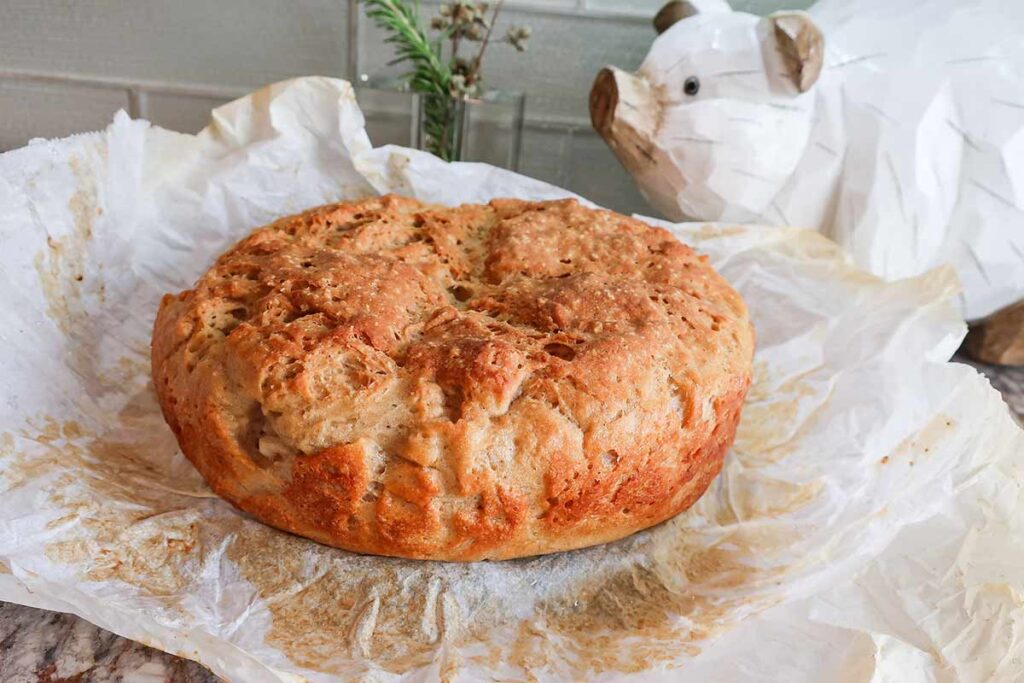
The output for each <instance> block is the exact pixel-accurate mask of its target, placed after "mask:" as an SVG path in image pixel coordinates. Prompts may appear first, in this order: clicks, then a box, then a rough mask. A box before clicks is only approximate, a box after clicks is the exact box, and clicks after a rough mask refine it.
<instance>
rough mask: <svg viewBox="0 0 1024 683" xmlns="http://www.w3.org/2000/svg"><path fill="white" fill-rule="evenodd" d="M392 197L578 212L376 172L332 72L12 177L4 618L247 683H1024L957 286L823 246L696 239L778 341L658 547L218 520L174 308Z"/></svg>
mask: <svg viewBox="0 0 1024 683" xmlns="http://www.w3.org/2000/svg"><path fill="white" fill-rule="evenodd" d="M386 191H391V192H398V193H403V194H409V195H413V196H416V197H419V198H421V199H426V200H430V201H435V202H440V203H447V204H457V203H461V202H467V201H486V200H487V199H489V198H491V197H496V196H510V195H514V196H519V197H525V198H535V199H540V198H551V197H561V196H567V195H568V193H566V192H564V191H563V190H560V189H558V188H555V187H552V186H550V185H546V184H544V183H541V182H538V181H535V180H530V179H527V178H524V177H522V176H518V175H515V174H512V173H509V172H506V171H502V170H499V169H495V168H491V167H488V166H482V165H476V164H455V165H445V164H443V163H441V162H439V161H437V160H436V159H434V158H433V157H430V156H429V155H426V154H423V153H420V152H415V151H413V150H407V149H402V148H395V147H384V148H379V149H374V148H372V146H371V144H370V141H369V139H368V138H367V136H366V133H365V132H364V130H363V118H362V114H361V113H360V111H359V109H358V107H357V105H356V102H355V99H354V97H353V94H352V90H351V88H350V87H349V85H348V84H347V83H345V82H342V81H336V80H330V79H323V78H308V79H299V80H295V81H289V82H285V83H280V84H277V85H274V86H271V87H268V88H265V89H263V90H260V91H258V92H256V93H254V94H252V95H251V96H249V97H246V98H244V99H242V100H239V101H237V102H234V103H231V104H229V105H226V106H224V107H222V108H220V109H218V110H216V111H215V112H214V115H213V120H212V123H211V125H210V126H209V127H208V128H207V129H206V130H205V131H203V132H202V133H200V134H199V135H197V136H188V135H180V134H176V133H172V132H169V131H165V130H161V129H159V128H155V127H151V126H150V125H149V124H148V123H147V122H145V121H132V120H130V119H129V118H128V117H127V116H125V115H123V114H121V115H118V117H117V118H116V119H115V120H114V122H113V124H112V125H111V126H110V127H109V128H108V129H107V130H106V131H105V132H103V133H95V134H87V135H80V136H75V137H72V138H67V139H64V140H58V141H52V142H44V141H39V142H36V143H35V144H32V145H30V146H28V147H27V148H24V149H21V150H17V151H14V152H10V153H7V154H4V155H2V156H0V287H2V291H3V299H2V303H0V344H2V349H3V350H2V353H0V491H2V495H0V599H5V600H13V601H17V602H24V603H26V604H32V605H36V606H41V607H47V608H50V609H57V610H63V611H69V612H74V613H76V614H79V615H81V616H83V617H84V618H86V619H88V620H90V621H92V622H94V623H96V624H99V625H100V626H102V627H104V628H107V629H110V630H112V631H115V632H117V633H120V634H122V635H124V636H127V637H129V638H134V639H136V640H140V641H142V642H145V643H148V644H152V645H154V646H156V647H159V648H162V649H164V650H168V651H170V652H174V653H177V654H180V655H183V656H185V657H190V658H193V659H196V660H198V661H200V662H202V663H204V664H205V665H207V666H208V667H210V668H211V669H212V670H213V671H214V672H216V673H218V674H220V675H223V676H225V677H227V678H228V679H230V680H234V681H254V682H258V681H281V680H285V681H291V680H301V679H308V680H311V681H332V680H359V679H362V680H374V681H376V680H382V681H383V680H399V679H401V680H417V681H418V680H424V681H425V680H436V679H438V678H441V679H444V680H458V681H463V680H480V679H486V680H521V679H530V678H535V679H539V680H582V679H586V680H595V681H621V680H627V679H630V678H635V679H637V680H652V681H653V680H666V681H668V680H671V681H680V680H695V681H696V680H712V679H713V680H716V681H730V680H735V681H740V680H744V681H749V680H775V681H777V680H786V681H798V680H804V681H820V680H844V681H884V680H900V681H912V680H922V681H923V680H928V681H935V680H962V681H971V680H1007V681H1010V680H1019V678H1020V677H1021V674H1022V672H1024V663H1022V656H1024V645H1022V638H1024V609H1022V606H1021V603H1022V600H1024V597H1022V596H1024V528H1022V527H1024V500H1022V495H1024V494H1022V492H1021V482H1024V438H1022V433H1021V430H1020V429H1019V428H1018V427H1017V426H1016V424H1015V423H1014V422H1013V420H1012V418H1011V417H1010V416H1009V414H1008V411H1007V410H1006V407H1005V405H1003V404H1002V402H1001V400H1000V398H999V396H998V394H997V393H996V392H995V391H994V390H992V389H991V387H989V386H988V384H987V382H986V381H985V380H984V379H983V378H981V376H979V375H978V374H977V373H976V372H975V371H974V370H973V369H970V368H968V367H966V366H963V365H957V364H952V363H948V362H946V361H947V359H948V358H949V357H950V355H951V354H952V352H953V351H954V350H955V349H956V347H957V345H958V343H959V341H960V339H961V337H962V335H963V333H964V326H963V324H962V322H961V321H960V320H959V319H958V317H957V314H956V312H955V311H956V309H955V305H954V297H955V295H956V292H957V284H956V279H955V277H954V276H953V274H952V272H951V271H950V270H948V269H940V270H936V271H933V272H930V273H928V274H926V275H924V276H922V277H919V278H915V279H911V280H904V281H899V282H894V283H889V284H886V283H883V282H881V281H879V280H877V279H875V278H873V277H871V276H868V275H866V274H864V273H862V272H860V271H858V270H856V269H855V268H853V267H852V266H851V265H849V263H848V261H847V260H846V259H845V258H844V256H843V255H842V254H841V253H840V252H839V251H838V250H837V248H836V247H835V246H833V245H832V244H831V243H830V242H828V241H827V240H825V239H824V238H822V237H820V236H818V235H816V234H813V233H810V232H802V231H796V230H790V229H778V228H771V229H762V228H758V227H749V226H745V227H731V226H715V225H676V226H671V227H672V229H673V230H674V231H675V233H676V234H677V235H678V236H679V238H680V239H682V240H684V241H685V242H688V243H690V244H692V245H694V246H695V247H696V248H698V249H700V250H702V251H703V252H705V253H707V254H709V255H710V257H711V259H712V262H713V263H714V265H715V266H716V267H717V268H718V269H719V270H720V271H721V272H722V273H723V274H724V275H725V276H726V277H727V278H728V279H729V280H730V281H731V282H732V283H733V284H734V285H735V286H736V287H737V288H738V289H739V290H740V292H741V293H742V294H743V296H744V297H745V299H746V301H747V303H748V305H749V307H750V310H751V312H752V315H753V319H754V323H755V325H756V328H757V334H758V352H757V357H756V362H755V377H754V384H753V387H752V389H751V392H750V396H749V399H748V402H747V405H746V407H745V409H744V413H743V418H742V422H741V425H740V429H739V434H738V436H737V440H736V444H735V447H734V448H733V450H732V452H731V454H730V456H729V458H728V459H727V462H726V466H725V469H724V471H723V473H722V476H721V477H720V478H719V479H718V480H717V482H716V483H715V485H714V486H713V487H712V489H711V490H710V491H709V492H708V494H707V495H706V496H705V497H704V498H702V499H701V500H700V502H699V503H698V504H697V505H696V506H695V507H694V508H693V509H692V510H690V511H688V512H686V513H684V514H682V515H680V516H679V517H677V518H675V519H673V520H671V521H669V522H667V523H665V524H662V525H660V526H658V527H656V528H654V529H651V530H649V531H646V532H643V533H640V534H637V535H635V536H633V537H631V538H628V539H625V540H623V541H620V542H617V543H613V544H609V545H605V546H600V547H596V548H591V549H586V550H581V551H576V552H571V553H563V554H557V555H552V556H546V557H540V558H534V559H527V560H519V561H510V562H501V563H488V562H484V563H477V564H443V563H430V562H412V561H403V560H396V559H388V558H378V557H365V556H358V555H353V554H350V553H346V552H343V551H340V550H336V549H332V548H327V547H324V546H320V545H317V544H315V543H313V542H311V541H307V540H304V539H301V538H297V537H294V536H290V535H288V534H285V533H281V532H278V531H276V530H273V529H270V528H268V527H265V526H263V525H261V524H259V523H257V522H255V521H253V520H251V519H249V518H247V517H246V516H245V515H242V514H240V513H238V512H236V511H235V510H234V509H233V508H231V507H230V506H229V505H228V504H227V503H224V502H222V501H221V500H219V499H218V498H217V497H216V496H214V495H213V494H212V493H211V492H210V491H209V489H208V488H207V487H206V485H205V484H204V482H203V481H202V479H201V478H200V477H199V476H198V474H196V472H195V471H194V470H193V469H192V468H191V466H190V465H189V464H188V462H187V461H186V460H185V459H184V458H183V457H182V456H181V454H180V453H179V451H178V449H177V446H176V443H175V441H174V438H173V436H172V435H171V432H170V430H169V429H167V428H166V426H165V425H164V423H163V420H162V418H161V416H160V413H159V409H158V408H157V405H156V402H155V399H154V397H153V393H152V388H151V386H150V381H149V366H148V363H149V361H148V358H149V336H150V326H151V324H152V320H153V316H154V314H155V311H156V305H157V302H158V300H159V297H160V296H161V295H162V294H163V293H164V292H168V291H174V292H176V291H179V290H181V289H184V288H187V287H189V286H190V285H191V283H192V282H193V281H194V280H195V279H196V278H197V277H198V276H199V275H200V274H201V273H202V272H203V271H204V270H205V269H206V268H207V267H208V265H209V264H210V263H211V262H212V260H213V258H214V257H215V255H217V254H218V253H219V252H220V251H221V250H223V249H224V248H226V247H227V246H228V245H230V244H231V243H232V242H234V241H235V240H237V239H238V238H240V237H242V236H243V235H245V234H247V233H248V232H249V230H251V229H252V228H253V227H255V226H258V225H261V224H264V223H266V222H268V221H270V220H272V219H274V218H277V217H279V216H281V215H284V214H288V213H292V212H296V211H299V210H301V209H304V208H307V207H310V206H314V205H317V204H322V203H325V202H330V201H335V200H339V199H344V198H354V197H359V196H364V195H368V194H371V193H376V192H386ZM57 673H58V674H59V673H60V672H57Z"/></svg>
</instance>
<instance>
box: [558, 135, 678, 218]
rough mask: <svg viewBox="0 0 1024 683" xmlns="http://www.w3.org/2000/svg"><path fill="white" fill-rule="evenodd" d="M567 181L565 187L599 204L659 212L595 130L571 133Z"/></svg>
mask: <svg viewBox="0 0 1024 683" xmlns="http://www.w3.org/2000/svg"><path fill="white" fill-rule="evenodd" d="M567 180H568V182H567V183H566V187H567V189H569V190H572V191H573V192H575V193H576V194H579V195H582V196H584V197H586V198H587V199H589V200H591V201H593V202H596V203H597V204H600V205H601V206H604V207H607V208H609V209H614V210H615V211H618V212H620V213H625V214H630V213H642V214H646V215H648V216H658V215H659V214H658V213H657V212H656V211H655V210H654V209H653V208H652V207H651V206H650V205H649V204H648V203H647V201H646V200H645V199H644V198H643V197H642V196H641V195H640V191H639V190H637V189H636V184H635V183H634V182H633V178H632V177H631V176H630V175H629V173H628V172H627V171H626V169H625V168H623V167H622V164H620V163H619V160H618V159H616V158H615V155H614V154H612V151H611V150H610V149H608V146H607V145H606V144H605V142H604V140H602V139H601V138H600V137H599V136H598V135H597V134H596V133H592V132H590V131H586V130H581V131H576V132H574V133H573V136H572V142H571V146H570V156H569V162H568V179H567Z"/></svg>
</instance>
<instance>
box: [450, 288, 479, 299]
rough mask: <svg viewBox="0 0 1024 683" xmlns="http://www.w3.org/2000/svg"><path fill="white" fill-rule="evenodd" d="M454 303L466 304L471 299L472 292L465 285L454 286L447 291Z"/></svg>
mask: <svg viewBox="0 0 1024 683" xmlns="http://www.w3.org/2000/svg"><path fill="white" fill-rule="evenodd" d="M448 291H449V292H451V294H452V296H453V297H455V300H456V301H459V302H466V301H469V300H470V299H471V298H473V290H472V289H470V288H469V287H466V286H465V285H455V286H454V287H450V288H449V289H448Z"/></svg>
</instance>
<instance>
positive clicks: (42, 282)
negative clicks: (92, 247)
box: [33, 157, 102, 334]
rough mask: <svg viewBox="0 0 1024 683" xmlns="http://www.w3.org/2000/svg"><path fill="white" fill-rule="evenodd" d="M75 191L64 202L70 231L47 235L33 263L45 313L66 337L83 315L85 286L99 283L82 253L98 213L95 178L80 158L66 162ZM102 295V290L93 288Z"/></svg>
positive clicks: (89, 239) (73, 158)
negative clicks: (68, 212) (68, 214)
mask: <svg viewBox="0 0 1024 683" xmlns="http://www.w3.org/2000/svg"><path fill="white" fill-rule="evenodd" d="M69 165H70V167H71V171H72V173H73V174H74V176H75V182H76V189H75V192H74V194H72V195H71V198H70V199H69V200H68V211H70V213H71V218H72V221H73V223H74V228H73V229H72V230H71V231H70V232H69V233H68V234H67V235H64V236H62V237H60V238H55V237H52V236H47V238H46V248H45V249H43V250H41V251H40V252H39V253H37V254H36V255H35V258H34V259H33V264H34V265H35V268H36V273H37V274H38V276H39V286H40V289H41V290H42V292H43V296H44V297H45V299H46V313H47V315H48V316H49V317H50V319H51V320H53V321H54V323H56V324H57V327H58V328H59V329H60V331H61V332H63V333H64V334H70V333H71V332H72V330H73V329H74V325H75V323H76V322H79V321H80V320H81V319H82V318H83V317H84V315H85V313H84V310H83V307H82V295H83V292H84V290H85V286H86V279H88V280H89V283H90V284H92V283H95V282H99V281H100V280H101V278H99V277H98V274H95V273H88V272H87V269H86V250H87V248H88V244H89V242H90V241H91V240H92V235H93V222H94V221H95V220H96V218H97V217H98V216H99V215H100V214H101V213H102V209H100V208H99V206H98V204H97V188H96V176H95V174H94V173H93V171H92V169H91V168H89V167H88V166H87V165H86V164H85V163H84V162H83V161H82V160H81V159H79V158H77V157H72V158H71V159H70V161H69ZM94 289H95V293H97V294H98V295H101V296H102V289H101V288H100V287H99V286H95V287H94Z"/></svg>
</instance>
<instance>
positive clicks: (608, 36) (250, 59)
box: [0, 0, 808, 213]
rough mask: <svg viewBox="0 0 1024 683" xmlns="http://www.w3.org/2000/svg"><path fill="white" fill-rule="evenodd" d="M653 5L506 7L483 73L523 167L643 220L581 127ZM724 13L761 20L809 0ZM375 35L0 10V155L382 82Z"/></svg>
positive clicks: (10, 1) (139, 4)
mask: <svg viewBox="0 0 1024 683" xmlns="http://www.w3.org/2000/svg"><path fill="white" fill-rule="evenodd" d="M663 1H664V0H506V2H505V5H504V9H503V10H502V17H501V21H500V23H501V25H503V26H504V25H506V23H518V24H526V25H529V26H530V27H531V28H532V29H533V37H532V38H531V40H530V47H529V51H528V52H527V53H526V54H523V55H520V54H516V53H514V51H512V50H501V49H494V50H491V51H490V52H489V55H488V59H487V62H486V73H487V78H488V82H489V84H491V85H493V86H495V87H505V88H515V89H521V90H525V91H526V92H527V96H528V100H527V113H526V116H527V122H526V126H525V130H524V139H523V149H522V156H521V167H520V170H521V171H522V172H524V173H526V174H528V175H532V176H535V177H537V178H541V179H543V180H548V181H550V182H553V183H556V184H559V185H561V186H563V187H566V188H569V189H571V190H573V191H575V192H578V193H580V194H582V195H584V196H587V197H590V198H591V199H594V200H595V201H598V202H600V203H602V204H604V205H606V206H609V207H612V208H616V209H619V210H622V211H639V212H648V213H650V212H651V209H649V208H648V207H647V206H646V204H645V202H644V200H643V199H642V198H641V197H640V195H639V194H638V193H637V191H636V189H635V188H634V187H633V184H632V181H631V180H630V179H629V176H628V175H627V174H626V173H625V171H623V170H622V168H621V167H620V166H619V164H618V162H617V161H616V160H615V158H614V157H613V156H612V155H611V153H610V152H609V151H608V150H607V149H606V147H605V145H604V143H603V142H602V141H601V140H600V138H598V137H597V136H596V135H595V134H594V133H593V131H592V130H591V128H590V121H589V116H588V113H587V94H588V92H589V90H590V84H591V82H592V80H593V77H594V74H595V73H596V72H597V70H598V69H599V68H600V67H602V66H603V65H605V64H616V65H618V66H621V67H623V68H634V67H636V66H637V65H638V64H639V62H640V60H641V59H642V58H643V56H644V54H645V53H646V52H647V48H648V46H649V45H650V43H651V41H652V40H653V38H654V33H653V30H652V29H651V27H650V18H651V16H653V14H654V13H655V12H656V11H657V9H658V8H659V7H660V6H661V4H662V3H663ZM732 4H733V6H734V7H736V8H737V9H744V10H746V11H754V12H759V13H766V12H769V11H773V10H775V9H778V8H780V7H783V6H789V7H795V6H806V5H807V4H808V2H807V0H794V1H792V2H785V0H740V1H734V2H733V3H732ZM435 7H436V3H435V2H425V3H424V13H428V14H429V13H430V12H432V11H433V9H434V8H435ZM380 37H381V36H380V34H379V33H378V32H377V31H376V29H375V28H373V27H372V26H371V25H370V24H369V23H368V22H367V21H366V20H365V18H364V17H363V16H362V12H361V8H360V7H359V6H358V4H357V3H356V1H355V0H217V1H216V2H210V0H174V1H171V0H0V150H3V149H11V148H14V147H18V146H21V145H23V144H25V143H26V142H27V141H28V140H29V139H30V138H32V137H56V136H62V135H67V134H69V133H73V132H79V131H84V130H95V129H98V128H102V127H103V126H105V125H106V124H107V123H108V122H109V121H110V119H111V117H112V116H113V114H114V112H116V111H117V110H118V109H125V110H127V111H128V112H129V113H130V114H132V115H133V116H139V117H143V118H147V119H150V120H151V121H153V122H154V123H156V124H158V125H161V126H165V127H167V128H173V129H175V130H181V131H185V132H194V131H197V130H199V129H200V128H202V127H203V126H204V125H205V124H206V121H207V119H208V117H209V111H210V109H211V108H212V107H214V106H217V105H218V104H220V103H222V102H225V101H228V100H231V99H233V98H235V97H237V96H239V95H241V94H244V93H246V92H248V91H250V90H252V89H253V88H255V87H258V86H260V85H263V84H265V83H269V82H273V81H276V80H281V79H284V78H289V77H292V76H300V75H308V74H319V75H329V76H339V77H345V78H350V79H353V80H355V81H358V78H359V76H360V75H362V74H371V75H381V74H384V73H387V71H388V68H387V67H386V62H387V61H388V60H389V59H390V52H389V49H388V47H387V46H384V45H383V44H382V43H381V41H380ZM366 108H367V109H368V111H367V117H368V118H369V119H370V120H371V124H373V123H374V122H375V119H374V117H375V112H374V111H373V110H372V107H370V106H369V105H367V107H366ZM384 123H385V118H384V116H383V114H380V124H381V125H377V126H373V125H371V133H373V131H374V130H375V129H376V130H377V131H378V133H377V136H378V138H379V139H378V140H375V142H379V143H383V142H390V141H394V142H403V140H400V139H397V137H400V136H397V137H396V139H394V140H388V139H380V138H386V137H391V133H389V132H388V131H389V130H392V131H395V130H399V129H400V127H397V128H396V127H395V126H392V127H391V128H390V129H389V128H387V126H385V125H384Z"/></svg>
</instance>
